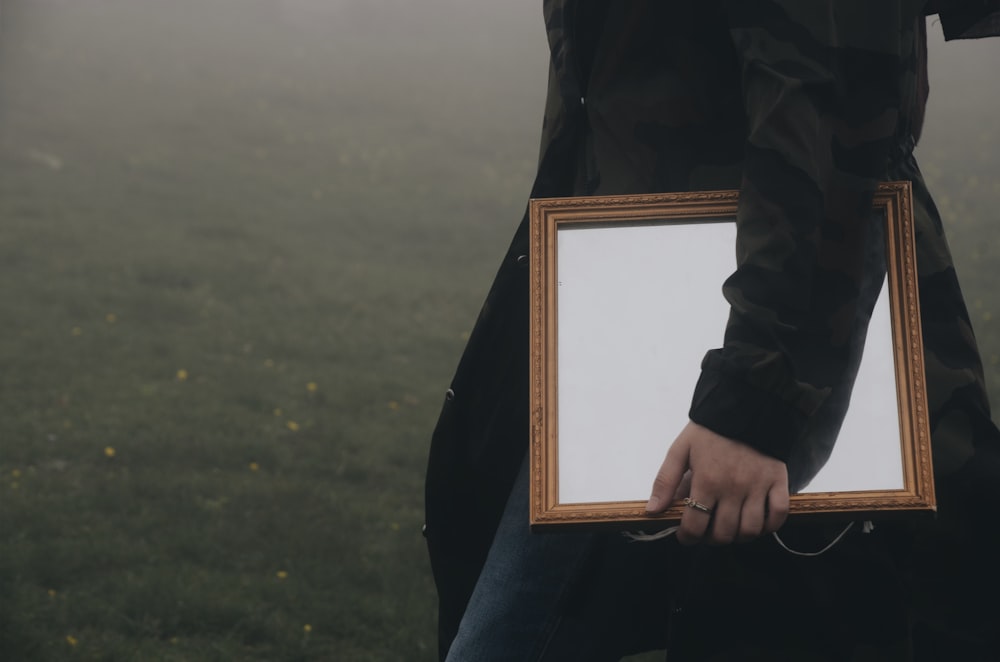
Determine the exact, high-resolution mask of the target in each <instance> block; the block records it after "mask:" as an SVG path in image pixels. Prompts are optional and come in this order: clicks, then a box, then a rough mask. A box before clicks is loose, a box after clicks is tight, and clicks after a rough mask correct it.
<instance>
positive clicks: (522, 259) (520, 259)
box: [515, 255, 528, 265]
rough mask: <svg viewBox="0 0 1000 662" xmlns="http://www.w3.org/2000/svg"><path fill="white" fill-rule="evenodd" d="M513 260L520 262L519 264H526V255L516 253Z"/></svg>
mask: <svg viewBox="0 0 1000 662" xmlns="http://www.w3.org/2000/svg"><path fill="white" fill-rule="evenodd" d="M515 262H517V263H518V264H521V265H524V264H528V256H527V255H518V256H517V258H515Z"/></svg>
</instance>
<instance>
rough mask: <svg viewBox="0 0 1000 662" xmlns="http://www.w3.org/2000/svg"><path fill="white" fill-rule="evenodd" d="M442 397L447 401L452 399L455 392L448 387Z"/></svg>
mask: <svg viewBox="0 0 1000 662" xmlns="http://www.w3.org/2000/svg"><path fill="white" fill-rule="evenodd" d="M444 399H445V400H448V401H451V400H454V399H455V392H454V391H452V390H451V389H448V390H447V391H445V392H444Z"/></svg>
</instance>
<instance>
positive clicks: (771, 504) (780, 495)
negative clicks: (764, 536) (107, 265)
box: [763, 479, 789, 533]
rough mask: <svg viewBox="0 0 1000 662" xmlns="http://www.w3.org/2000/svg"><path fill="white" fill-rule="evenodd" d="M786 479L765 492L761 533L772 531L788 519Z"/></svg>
mask: <svg viewBox="0 0 1000 662" xmlns="http://www.w3.org/2000/svg"><path fill="white" fill-rule="evenodd" d="M788 507H789V497H788V480H787V479H786V480H785V481H784V482H778V483H775V484H774V485H773V486H772V487H771V490H770V491H769V492H768V493H767V514H766V518H765V521H764V530H763V533H773V532H774V531H777V530H778V529H780V528H781V525H782V524H784V523H785V520H786V519H788Z"/></svg>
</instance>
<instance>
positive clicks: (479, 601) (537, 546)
mask: <svg viewBox="0 0 1000 662" xmlns="http://www.w3.org/2000/svg"><path fill="white" fill-rule="evenodd" d="M528 473H529V472H528V461H527V459H525V461H524V463H523V464H522V466H521V470H520V473H519V474H518V477H517V481H516V482H515V483H514V488H513V489H512V490H511V494H510V497H509V498H508V500H507V506H506V509H505V510H504V514H503V517H502V519H501V521H500V525H499V527H498V529H497V533H496V537H495V538H494V540H493V546H492V547H491V548H490V553H489V556H488V557H487V559H486V564H485V565H484V567H483V570H482V573H481V574H480V576H479V581H478V583H477V584H476V588H475V590H474V591H473V594H472V598H471V599H470V600H469V606H468V607H467V608H466V610H465V616H463V618H462V622H461V624H460V625H459V629H458V635H457V636H456V637H455V640H454V642H453V643H452V645H451V649H450V650H449V651H448V658H447V660H448V661H449V662H493V661H497V662H499V661H501V660H510V661H517V662H529V661H533V660H541V659H545V657H547V658H548V659H551V660H557V659H567V658H565V657H560V655H562V653H560V652H558V651H553V650H547V649H548V647H549V642H550V639H551V638H552V635H553V633H554V632H555V630H556V629H557V628H558V627H559V625H560V621H561V614H562V611H563V607H564V596H565V595H566V593H567V591H568V590H569V589H570V588H571V587H572V585H573V582H574V580H575V578H576V577H577V575H578V571H579V569H580V567H581V565H582V564H583V562H584V560H585V559H586V557H587V554H588V551H589V550H590V548H591V546H592V544H593V541H594V537H593V536H592V535H589V534H578V533H571V534H560V533H543V534H532V533H531V532H530V530H529V528H528ZM561 639H563V638H560V640H561ZM564 652H565V651H564Z"/></svg>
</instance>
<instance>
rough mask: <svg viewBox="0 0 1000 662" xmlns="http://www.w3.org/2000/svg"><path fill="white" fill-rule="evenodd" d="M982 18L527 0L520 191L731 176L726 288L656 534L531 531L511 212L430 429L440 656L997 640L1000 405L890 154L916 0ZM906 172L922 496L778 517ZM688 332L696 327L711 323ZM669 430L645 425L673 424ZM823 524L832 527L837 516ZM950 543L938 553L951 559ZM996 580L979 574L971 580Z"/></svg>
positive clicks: (904, 96) (723, 3) (927, 209)
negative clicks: (528, 95) (539, 70)
mask: <svg viewBox="0 0 1000 662" xmlns="http://www.w3.org/2000/svg"><path fill="white" fill-rule="evenodd" d="M935 11H936V12H937V13H938V14H939V15H940V18H941V21H942V25H943V26H944V30H945V34H946V37H948V38H957V37H978V36H989V35H994V34H1000V1H998V0H956V1H954V2H947V1H939V2H936V3H933V4H929V3H927V2H926V0H884V1H880V2H877V3H872V2H868V1H865V0H816V1H815V2H808V3H806V2H796V1H794V0H704V1H701V2H697V3H696V2H683V3H682V2H671V3H664V2H651V1H646V2H639V1H637V2H629V3H613V2H610V1H609V0H603V1H598V0H590V1H587V2H583V1H580V0H576V1H574V0H547V1H546V2H545V3H544V15H545V23H546V28H547V32H548V40H549V46H550V53H551V58H550V76H549V88H548V95H547V100H546V108H545V118H544V124H543V137H542V145H541V152H540V157H539V165H538V173H537V176H536V179H535V182H534V185H533V187H532V190H531V197H562V196H569V195H602V194H626V193H645V192H670V191H689V190H709V189H739V191H740V203H739V210H738V213H737V219H736V222H737V245H736V253H737V266H736V269H735V271H734V273H733V274H732V276H730V278H729V279H728V280H727V281H726V282H725V283H724V284H723V294H724V296H725V297H726V299H727V300H728V302H729V304H730V307H731V313H730V319H729V323H728V325H727V328H726V333H725V340H724V344H723V346H722V347H721V348H717V349H710V350H709V351H708V353H707V355H706V357H705V359H704V361H703V364H702V374H701V377H700V379H699V381H698V383H697V384H695V385H692V386H693V390H694V394H693V398H692V404H691V409H690V421H689V422H688V424H687V425H686V426H685V427H684V428H683V429H681V430H680V432H679V434H678V436H677V437H676V438H675V439H674V441H673V444H672V445H669V448H670V450H669V452H668V453H667V459H666V460H665V462H664V466H663V467H662V468H661V471H660V473H659V474H658V476H657V479H656V481H655V482H654V485H653V486H652V488H651V496H650V500H649V503H648V505H647V510H648V511H649V512H651V513H656V512H659V511H660V510H662V509H664V508H665V507H666V506H667V505H668V504H669V502H670V501H671V499H672V497H673V496H674V495H675V492H676V491H677V487H678V484H679V483H680V480H681V477H682V476H683V475H684V474H685V473H686V472H690V481H691V482H690V487H689V490H690V491H689V492H688V494H689V495H690V496H691V498H692V499H694V500H695V502H696V503H697V504H698V505H701V506H703V507H701V508H699V507H693V508H687V509H685V514H684V516H683V519H682V522H681V528H680V530H679V531H678V534H677V539H676V540H675V539H672V538H671V539H667V540H663V541H659V542H656V543H649V544H630V543H628V542H627V541H625V540H624V539H623V538H622V537H621V536H618V535H598V534H538V535H531V534H530V533H529V531H528V515H527V495H528V490H527V475H526V467H525V456H526V451H527V447H528V433H529V423H528V351H529V348H528V338H529V333H528V328H529V326H528V311H529V305H528V264H527V257H526V255H527V253H528V235H527V224H526V221H525V220H522V222H521V224H520V226H519V227H518V229H517V231H516V233H515V235H514V238H513V241H512V243H511V245H510V248H509V249H508V251H507V254H506V256H505V258H504V261H503V262H502V264H501V266H500V269H499V271H498V273H497V276H496V279H495V281H494V283H493V286H492V288H491V289H490V292H489V294H488V296H487V299H486V302H485V304H484V306H483V308H482V311H481V312H480V315H479V318H478V320H477V322H476V326H475V328H474V331H473V333H472V335H471V337H470V339H469V341H468V345H467V347H466V350H465V352H464V354H463V356H462V359H461V361H460V363H459V366H458V369H457V371H456V374H455V377H454V379H453V381H452V384H451V387H450V388H449V389H448V391H447V394H446V397H445V403H444V406H443V408H442V412H441V416H440V418H439V420H438V424H437V426H436V428H435V430H434V435H433V438H432V445H431V452H430V457H429V461H428V469H427V479H426V480H427V482H426V527H425V536H426V539H427V545H428V550H429V553H430V559H431V565H432V570H433V573H434V578H435V582H436V585H437V588H438V595H439V653H440V657H441V659H449V660H476V661H481V660H614V659H619V658H620V657H622V656H624V655H627V654H631V653H636V652H640V651H643V650H651V649H656V648H666V649H667V651H668V653H667V654H668V656H669V659H670V660H671V662H673V661H674V660H731V659H732V660H737V659H738V660H753V659H761V660H784V659H788V660H814V659H815V660H838V661H839V660H868V659H871V660H907V659H918V660H932V659H962V660H995V659H1000V652H998V651H1000V646H998V644H1000V641H998V639H997V635H996V634H995V632H994V630H995V627H994V625H993V624H994V623H995V622H996V618H997V615H998V614H997V610H996V608H995V607H990V608H983V607H982V606H981V603H982V601H981V600H979V599H977V595H981V596H991V595H992V594H993V593H995V592H996V590H997V589H1000V581H998V578H997V574H998V573H997V570H996V568H995V563H993V562H992V561H991V560H990V556H991V554H992V547H991V546H995V545H996V543H997V538H996V533H995V531H994V530H993V523H992V522H993V518H995V514H996V512H1000V511H998V510H997V508H998V507H1000V503H998V498H997V489H996V487H995V485H996V482H997V480H998V479H1000V432H998V430H997V428H996V426H995V425H994V424H993V422H992V420H991V417H990V411H989V404H988V400H987V398H986V393H985V387H984V381H983V373H982V366H981V363H980V359H979V355H978V350H977V348H976V344H975V339H974V336H973V333H972V328H971V325H970V323H969V317H968V313H967V311H966V308H965V304H964V302H963V299H962V294H961V291H960V290H959V286H958V282H957V279H956V277H955V271H954V268H953V266H952V261H951V257H950V255H949V253H948V247H947V244H946V242H945V239H944V235H943V230H942V224H941V220H940V217H939V215H938V212H937V210H936V208H935V207H934V203H933V201H932V199H931V197H930V195H929V193H928V191H927V189H926V186H925V185H924V182H923V179H922V177H921V174H920V171H919V169H918V167H917V164H916V161H915V159H914V156H913V148H914V146H915V144H916V141H917V140H918V138H919V135H920V129H921V126H922V121H923V112H924V104H925V101H926V97H927V93H928V85H927V78H926V36H925V35H926V33H925V30H926V27H925V15H927V14H928V13H931V12H935ZM889 180H909V181H911V182H912V183H913V196H914V198H913V204H914V209H913V211H914V219H915V224H916V250H917V261H918V271H919V274H918V285H919V292H920V305H921V318H922V324H923V333H924V349H925V368H926V379H927V392H928V396H929V407H930V412H929V418H930V427H931V430H932V447H933V457H934V464H935V480H936V484H937V493H938V504H939V513H938V517H937V518H936V519H935V520H933V521H930V522H908V521H888V522H884V523H882V522H880V523H877V526H876V528H875V530H874V531H871V532H865V531H862V530H860V527H856V528H855V529H854V530H852V531H849V532H848V534H847V535H845V536H844V537H843V539H841V540H840V541H839V542H838V544H836V545H835V546H833V547H832V548H831V549H830V550H829V551H827V552H826V553H824V554H821V555H818V556H796V555H792V554H788V553H787V552H785V551H783V550H782V549H780V548H779V547H778V545H777V543H776V542H775V540H774V539H773V538H772V537H770V536H767V535H764V534H767V533H769V532H772V531H775V530H777V529H778V528H779V527H781V531H782V538H783V539H784V540H785V541H786V542H787V543H788V544H789V545H790V546H793V547H795V548H798V549H818V548H820V547H822V546H823V545H824V544H825V542H827V541H828V540H829V539H830V538H831V536H832V535H833V530H834V529H833V528H832V527H831V525H828V524H808V525H806V524H789V525H787V526H784V527H782V525H783V523H784V519H785V513H786V512H787V508H788V493H789V480H790V477H791V481H792V483H793V484H794V483H795V482H796V481H797V480H798V478H799V477H801V475H802V474H803V472H805V471H807V467H809V466H811V464H812V463H814V461H815V458H816V457H817V456H822V455H823V454H824V453H826V452H827V451H828V449H825V448H822V447H818V446H817V444H816V443H815V442H814V441H812V440H813V439H814V438H815V436H814V435H810V434H809V432H810V428H811V427H812V426H814V422H815V421H816V420H817V418H822V417H827V418H833V419H835V418H836V417H837V416H838V415H839V413H840V410H839V408H842V406H844V404H843V403H845V402H846V397H845V394H849V391H850V386H851V380H852V379H853V374H852V369H851V366H852V365H854V364H855V363H856V360H857V356H858V355H859V353H860V350H861V345H862V344H863V338H864V326H865V324H866V319H867V316H868V315H869V314H870V310H871V306H872V305H873V303H874V301H873V298H872V297H871V296H870V295H869V293H868V290H870V289H871V288H870V287H868V285H869V284H870V282H871V281H872V279H873V278H878V277H880V276H881V272H880V271H879V269H884V265H881V266H880V265H879V264H878V261H877V260H872V259H870V255H871V253H872V247H873V246H878V245H879V242H880V236H879V234H878V232H877V230H875V229H874V228H876V227H877V224H875V223H872V219H871V215H870V212H869V211H868V210H870V209H871V200H872V196H873V193H874V190H875V187H876V186H877V183H878V182H879V181H889ZM706 349H708V348H706ZM673 433H674V431H668V430H665V431H664V432H663V434H664V441H665V448H666V447H667V446H668V443H667V442H668V441H669V438H668V436H669V435H670V434H673ZM836 528H837V530H839V526H838V527H836ZM960 558H961V559H962V562H961V563H959V562H958V561H959V559H960ZM991 601H992V600H991Z"/></svg>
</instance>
